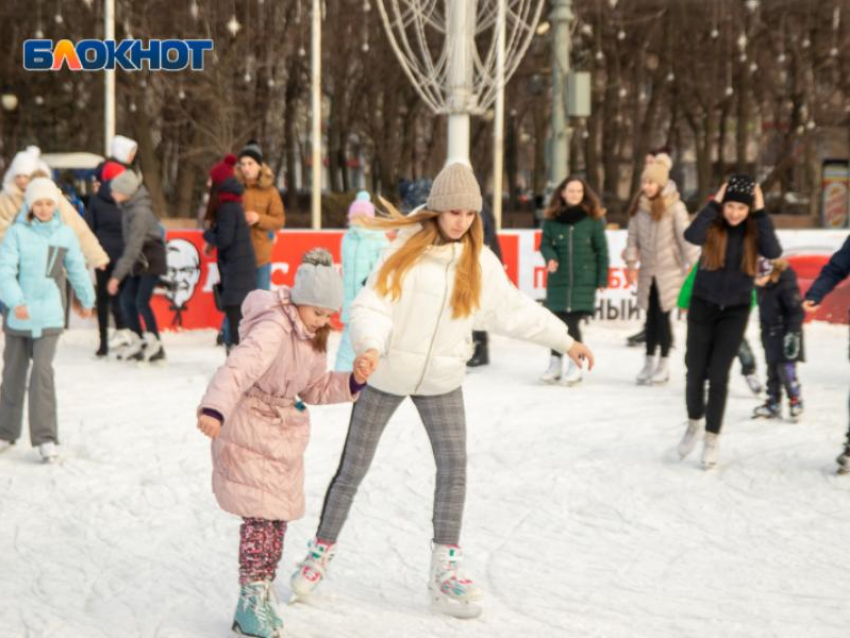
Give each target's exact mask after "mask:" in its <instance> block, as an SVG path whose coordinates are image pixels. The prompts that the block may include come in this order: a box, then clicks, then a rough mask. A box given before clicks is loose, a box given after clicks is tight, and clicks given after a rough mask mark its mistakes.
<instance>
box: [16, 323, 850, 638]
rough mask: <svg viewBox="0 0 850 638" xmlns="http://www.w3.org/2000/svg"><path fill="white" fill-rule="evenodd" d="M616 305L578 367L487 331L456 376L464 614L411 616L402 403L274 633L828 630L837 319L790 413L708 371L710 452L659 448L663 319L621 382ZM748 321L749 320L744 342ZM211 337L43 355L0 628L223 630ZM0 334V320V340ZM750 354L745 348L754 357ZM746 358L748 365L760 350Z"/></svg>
mask: <svg viewBox="0 0 850 638" xmlns="http://www.w3.org/2000/svg"><path fill="white" fill-rule="evenodd" d="M634 328H635V325H622V324H621V325H611V324H608V325H605V324H601V323H596V324H593V325H591V326H589V327H588V328H587V329H586V337H585V338H586V340H587V341H588V343H589V344H590V345H591V346H592V347H593V348H594V349H595V351H596V354H597V358H598V368H597V369H596V370H595V371H594V372H593V373H592V374H591V375H590V376H589V377H587V379H586V381H585V383H584V384H582V386H581V387H577V388H564V387H544V386H541V385H539V384H538V383H537V382H536V379H537V376H538V375H539V374H540V373H541V372H542V371H543V369H544V368H545V366H546V363H547V359H548V354H547V353H546V352H544V351H543V350H542V349H540V348H537V347H534V346H528V345H525V344H521V343H517V342H513V341H508V340H504V339H499V338H495V339H494V340H493V344H492V352H491V357H492V360H493V364H492V365H491V366H490V367H489V368H487V369H480V370H476V371H474V372H472V373H471V374H470V375H469V377H468V380H467V382H466V384H465V392H466V401H467V408H468V414H469V459H470V467H469V489H468V498H467V509H466V518H465V525H464V538H463V540H464V546H465V548H466V551H467V556H468V561H467V564H468V568H469V571H470V572H471V574H472V575H473V576H475V577H477V579H478V580H479V581H480V582H481V584H482V585H483V587H484V588H485V590H486V591H487V594H488V595H487V599H486V602H485V612H484V615H483V616H482V617H481V618H480V619H478V620H473V621H459V620H454V619H449V618H444V617H437V616H434V615H432V614H431V613H430V612H429V611H428V608H427V604H426V597H425V589H424V583H425V577H426V572H427V568H428V561H429V539H430V529H431V528H430V507H431V495H432V490H433V476H432V475H433V461H432V457H431V452H430V448H429V444H428V440H427V438H426V436H425V433H424V431H423V429H422V427H421V426H420V424H419V422H418V418H417V416H416V413H415V411H414V410H413V409H412V406H411V405H410V404H409V403H406V404H405V405H404V406H403V407H402V409H401V410H400V411H399V413H398V414H397V415H396V418H395V419H394V420H393V421H392V422H391V425H390V427H388V430H387V432H386V434H385V436H384V439H383V441H382V444H381V447H380V448H379V450H378V455H377V458H376V459H375V463H374V465H373V468H372V471H371V473H370V474H369V476H368V477H367V479H366V481H365V483H364V485H363V487H362V489H361V492H360V494H359V497H358V499H357V501H356V502H355V505H354V508H353V510H352V516H351V519H350V520H349V523H348V525H347V527H346V529H345V531H344V532H343V536H342V538H341V541H340V550H339V553H338V556H337V559H336V561H335V563H334V565H333V573H332V576H333V577H332V579H331V580H329V581H328V582H327V583H325V585H324V586H323V588H322V589H320V590H319V594H318V595H317V597H316V601H315V603H314V604H312V605H310V606H308V605H297V606H294V607H289V608H286V609H285V610H284V612H285V616H284V619H285V621H286V623H287V635H288V636H292V637H299V638H308V637H311V638H319V637H322V638H324V637H337V636H339V637H346V638H348V637H364V638H377V637H384V636H386V637H394V638H395V637H404V638H425V637H433V636H439V637H443V636H446V637H453V636H463V637H464V638H466V637H469V638H477V637H484V636H486V637H488V638H493V637H508V636H510V637H514V636H538V637H541V638H549V637H561V636H581V637H591V636H598V637H604V638H616V637H620V636H623V637H626V636H628V637H629V638H638V637H647V638H667V637H669V638H682V637H689V636H694V637H700V638H705V637H714V636H717V637H723V638H734V637H741V638H744V637H746V638H755V637H761V636H765V637H767V636H771V637H779V636H781V637H789V638H791V637H794V638H796V637H801V636H806V637H810V638H815V637H817V638H820V637H824V638H826V637H832V636H836V637H838V636H847V635H848V631H850V630H849V629H848V627H850V603H848V592H850V570H848V567H850V555H848V549H847V548H848V537H850V507H848V503H850V476H848V477H837V476H835V474H834V469H835V465H834V458H835V456H836V455H837V454H838V452H839V448H840V443H841V441H842V438H843V435H844V429H845V427H846V423H847V391H848V362H847V329H846V327H841V326H829V325H815V326H811V327H809V328H808V330H807V335H806V339H807V344H806V349H807V353H808V356H809V363H807V364H805V365H804V366H803V367H802V373H801V377H802V380H803V384H804V397H805V401H806V415H805V418H804V420H803V422H801V423H799V424H796V425H795V424H791V423H785V422H782V423H775V422H774V423H768V422H764V421H762V422H754V421H751V420H750V419H749V415H750V412H751V410H752V408H753V407H754V406H755V405H756V404H757V402H756V400H755V399H754V398H753V397H752V396H751V395H749V390H748V389H747V388H746V386H745V384H744V382H743V379H742V378H741V377H740V375H738V374H737V369H738V366H737V364H736V365H735V373H734V376H733V379H732V383H731V389H730V401H729V406H728V409H727V420H726V431H725V433H724V435H723V437H722V439H721V466H720V468H719V469H718V470H717V471H714V472H708V473H707V472H703V471H702V470H701V469H699V467H698V457H699V454H698V453H697V454H694V457H693V458H690V459H688V460H686V461H684V462H680V461H678V459H677V458H676V455H675V451H674V447H675V444H676V443H677V442H678V439H679V438H680V436H681V434H682V431H683V429H684V425H683V423H684V418H685V414H684V399H683V386H684V365H683V363H682V361H681V358H682V356H683V344H684V330H683V326H682V325H679V326H677V329H676V339H677V344H679V347H678V348H677V349H676V350H675V351H674V354H675V355H676V356H675V359H676V362H675V364H674V367H673V381H672V382H671V383H670V384H669V385H668V386H667V387H664V388H639V387H636V386H635V385H634V383H633V378H634V376H635V374H636V373H637V371H638V369H639V368H640V365H641V362H642V353H641V351H640V350H638V349H626V348H625V347H623V345H622V344H623V342H624V338H625V336H626V335H627V334H629V333H630V332H632V331H633V329H634ZM756 331H757V326H755V325H753V326H751V328H750V338H751V339H752V343H753V346H754V349H756V350H758V348H756V346H757V345H758V337H757V332H756ZM213 338H214V336H213V334H212V333H211V332H196V333H191V334H182V335H174V334H170V335H167V336H166V337H165V342H166V347H167V351H168V356H169V363H168V366H167V367H165V368H139V367H132V366H127V365H122V364H119V363H117V362H110V363H107V362H98V361H94V360H93V359H92V356H91V353H92V352H93V351H94V349H95V335H94V333H92V332H89V331H72V332H70V333H68V334H66V335H65V336H64V337H63V339H62V342H61V346H60V350H59V355H58V358H57V366H56V368H57V382H58V387H59V405H60V417H61V425H60V436H61V439H62V444H63V445H62V448H61V449H62V455H63V460H62V462H61V463H60V464H57V465H54V466H44V465H41V464H40V463H38V462H37V461H36V457H35V453H34V451H33V450H32V449H30V448H29V444H28V443H27V435H25V437H24V440H23V441H22V445H19V446H18V448H17V449H14V450H12V451H11V452H9V453H7V454H5V455H3V456H2V457H0V637H2V638H24V637H26V638H40V637H45V638H48V637H49V638H107V637H108V638H130V637H134V636H143V637H156V638H201V637H204V638H207V637H210V636H221V637H224V636H227V635H229V625H230V621H231V618H232V613H233V610H234V607H235V603H236V595H237V587H236V584H235V579H236V549H237V531H238V529H237V528H238V523H239V521H238V520H237V519H236V518H235V517H232V516H230V515H227V514H225V513H223V512H221V511H220V510H219V509H218V508H217V506H216V505H215V502H214V499H213V496H212V494H211V491H210V487H209V484H210V478H209V475H210V459H209V452H208V449H209V443H208V441H207V440H206V439H204V437H203V436H202V435H201V434H200V433H199V432H197V430H195V422H194V409H195V406H196V404H197V401H198V399H199V397H200V396H201V393H202V392H203V389H204V387H205V384H206V381H207V379H208V378H209V376H210V375H211V373H212V372H213V370H214V369H215V367H216V366H217V365H218V364H219V363H220V362H221V361H222V359H223V356H224V355H223V352H222V350H221V349H214V348H212V347H211V343H212V341H213ZM0 341H2V337H0ZM760 365H761V361H760ZM760 372H763V367H761V368H760ZM348 413H349V407H348V406H334V407H328V408H319V409H315V410H314V413H313V415H314V430H313V440H312V443H311V446H310V448H309V450H308V454H307V457H308V458H307V497H308V498H307V507H308V510H307V516H306V518H304V519H303V520H300V521H297V522H295V523H293V524H292V525H291V526H290V531H289V533H288V535H287V538H286V547H285V551H284V559H283V561H282V565H281V571H280V575H279V577H278V584H277V589H278V592H279V593H280V595H281V597H283V598H286V597H288V593H289V589H288V576H289V574H290V572H291V571H292V569H293V566H294V564H295V562H296V561H297V560H298V559H300V558H301V556H302V554H303V553H304V549H305V544H306V542H307V539H308V538H309V537H310V536H311V535H312V533H313V532H314V529H315V525H316V521H317V516H318V514H319V509H320V506H321V499H322V496H323V494H324V489H325V487H326V486H327V484H328V481H329V480H330V477H331V475H332V474H333V472H334V470H335V466H336V462H337V460H338V457H339V453H340V450H341V448H342V444H343V440H344V437H345V432H346V425H347V418H348Z"/></svg>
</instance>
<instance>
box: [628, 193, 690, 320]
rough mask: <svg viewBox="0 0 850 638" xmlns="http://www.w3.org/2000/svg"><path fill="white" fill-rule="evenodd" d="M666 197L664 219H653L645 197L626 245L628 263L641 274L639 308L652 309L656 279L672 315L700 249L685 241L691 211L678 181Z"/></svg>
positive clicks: (632, 221)
mask: <svg viewBox="0 0 850 638" xmlns="http://www.w3.org/2000/svg"><path fill="white" fill-rule="evenodd" d="M661 196H662V197H663V198H664V204H665V208H666V210H665V212H664V216H663V217H662V218H661V219H660V220H658V221H657V222H656V221H653V220H652V214H651V213H650V203H649V199H648V198H647V197H646V196H642V197H641V199H640V203H639V206H638V212H637V213H636V214H635V215H634V216H633V217H632V218H631V219H630V220H629V237H628V243H627V245H626V264H627V265H628V267H629V268H635V267H636V266H637V263H638V262H640V272H639V274H638V305H639V306H640V307H641V308H643V309H644V310H646V309H648V308H649V290H650V288H651V287H652V280H653V278H654V279H655V282H656V285H657V286H658V296H659V299H660V301H661V310H662V311H663V312H669V311H671V310H673V308H675V307H676V298H677V297H678V296H679V290H680V289H681V288H682V284H683V283H684V281H685V277H687V275H688V271H689V270H690V268H691V266H692V265H693V264H695V263H696V262H697V260H698V259H699V252H700V251H699V248H697V247H696V246H694V245H693V244H690V243H688V242H687V241H685V236H684V233H685V229H686V228H687V227H688V226H689V224H690V221H689V218H688V210H687V208H685V205H684V204H683V203H682V200H681V199H680V198H679V191H678V189H677V188H676V184H675V183H674V182H672V181H671V182H668V183H667V186H665V187H664V190H663V191H662V193H661Z"/></svg>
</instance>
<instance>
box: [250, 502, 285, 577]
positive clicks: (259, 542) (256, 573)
mask: <svg viewBox="0 0 850 638" xmlns="http://www.w3.org/2000/svg"><path fill="white" fill-rule="evenodd" d="M285 533H286V521H267V520H265V519H263V518H243V519H242V525H240V526H239V584H240V585H245V584H247V583H252V582H256V581H258V580H274V578H275V575H276V574H277V564H278V563H279V562H280V556H281V554H282V553H283V535H284V534H285Z"/></svg>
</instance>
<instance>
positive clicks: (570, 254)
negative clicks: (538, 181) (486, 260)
mask: <svg viewBox="0 0 850 638" xmlns="http://www.w3.org/2000/svg"><path fill="white" fill-rule="evenodd" d="M544 217H545V219H544V221H543V238H542V240H541V242H540V252H541V253H542V254H543V259H544V260H545V261H546V269H547V271H548V273H549V276H548V280H547V283H546V307H547V308H548V309H549V310H551V311H552V312H553V313H555V315H557V316H558V317H559V318H560V319H561V321H563V322H564V323H565V324H566V325H567V329H568V330H569V333H570V336H571V337H573V338H574V339H576V340H577V341H581V327H580V326H581V321H582V319H584V318H585V317H589V316H590V315H592V314H593V313H594V312H595V311H596V291H597V290H602V289H603V288H606V287H607V286H608V243H607V241H606V239H605V209H603V208H602V206H601V205H600V203H599V198H598V197H597V196H596V193H594V192H593V190H591V188H590V187H589V186H588V185H587V183H586V182H585V181H584V180H583V179H581V178H579V177H568V178H567V179H565V180H564V181H563V182H561V184H560V185H559V186H558V188H557V189H555V192H554V194H553V195H552V200H551V201H550V202H549V206H548V208H547V209H546V212H545V213H544ZM562 376H563V377H564V383H565V384H566V385H575V384H576V383H578V382H579V381H581V378H582V377H581V369H580V368H578V367H577V366H575V365H574V364H573V363H572V362H570V364H569V367H568V369H567V373H566V375H564V371H563V359H562V357H561V354H560V353H558V352H555V351H554V350H553V351H552V357H551V359H550V361H549V369H548V370H547V371H546V372H545V373H544V374H543V375H542V376H541V377H540V380H541V381H543V382H544V383H555V382H557V381H559V380H560V379H561V377H562Z"/></svg>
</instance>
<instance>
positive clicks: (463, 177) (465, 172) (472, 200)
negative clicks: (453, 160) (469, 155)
mask: <svg viewBox="0 0 850 638" xmlns="http://www.w3.org/2000/svg"><path fill="white" fill-rule="evenodd" d="M482 204H483V202H482V199H481V188H479V186H478V180H476V179H475V175H474V174H473V173H472V169H471V168H469V166H467V165H466V164H460V163H458V164H449V165H448V166H446V167H445V168H444V169H443V170H441V171H440V172H439V174H438V175H437V178H436V179H435V180H434V185H433V186H431V194H430V195H429V196H428V201H427V202H426V203H425V208H427V209H428V210H431V211H434V212H435V213H443V212H446V211H450V210H474V211H475V212H480V211H481V207H482Z"/></svg>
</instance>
